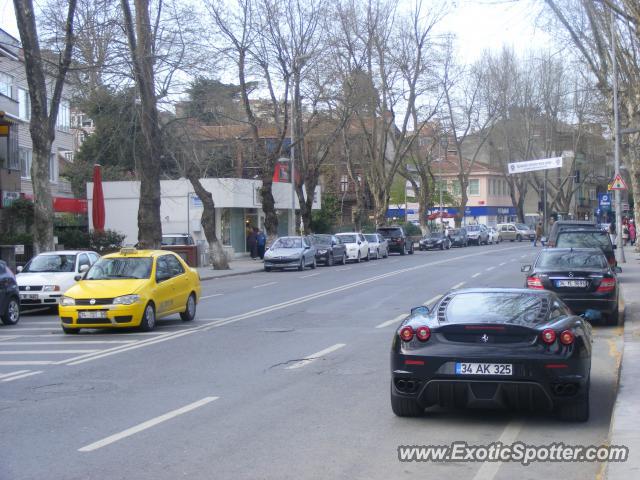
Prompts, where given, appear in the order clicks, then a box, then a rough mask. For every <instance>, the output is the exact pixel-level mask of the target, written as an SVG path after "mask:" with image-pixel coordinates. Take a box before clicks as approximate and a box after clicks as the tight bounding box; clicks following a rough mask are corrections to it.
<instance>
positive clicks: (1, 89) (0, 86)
mask: <svg viewBox="0 0 640 480" xmlns="http://www.w3.org/2000/svg"><path fill="white" fill-rule="evenodd" d="M12 85H13V77H12V76H11V75H7V74H6V73H1V72H0V93H1V94H2V95H4V96H5V97H9V98H13V97H12V96H11V86H12Z"/></svg>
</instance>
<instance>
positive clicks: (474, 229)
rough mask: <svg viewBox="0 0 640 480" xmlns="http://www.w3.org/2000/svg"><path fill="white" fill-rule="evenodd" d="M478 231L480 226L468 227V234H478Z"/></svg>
mask: <svg viewBox="0 0 640 480" xmlns="http://www.w3.org/2000/svg"><path fill="white" fill-rule="evenodd" d="M478 230H480V227H479V226H478V225H471V226H470V227H467V232H477V231H478Z"/></svg>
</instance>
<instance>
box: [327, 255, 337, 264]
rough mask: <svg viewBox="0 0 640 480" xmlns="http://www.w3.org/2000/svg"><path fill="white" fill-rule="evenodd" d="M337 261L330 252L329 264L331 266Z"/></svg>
mask: <svg viewBox="0 0 640 480" xmlns="http://www.w3.org/2000/svg"><path fill="white" fill-rule="evenodd" d="M335 263H336V261H335V259H334V258H333V253H331V254H329V259H328V260H327V265H328V266H330V267H333V265H334V264H335Z"/></svg>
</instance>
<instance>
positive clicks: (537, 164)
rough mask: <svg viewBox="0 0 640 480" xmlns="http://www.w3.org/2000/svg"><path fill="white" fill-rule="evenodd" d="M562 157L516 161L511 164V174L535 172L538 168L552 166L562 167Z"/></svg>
mask: <svg viewBox="0 0 640 480" xmlns="http://www.w3.org/2000/svg"><path fill="white" fill-rule="evenodd" d="M561 167H562V157H553V158H541V159H539V160H528V161H526V162H516V163H510V164H509V174H513V173H525V172H533V171H536V170H548V169H550V168H561Z"/></svg>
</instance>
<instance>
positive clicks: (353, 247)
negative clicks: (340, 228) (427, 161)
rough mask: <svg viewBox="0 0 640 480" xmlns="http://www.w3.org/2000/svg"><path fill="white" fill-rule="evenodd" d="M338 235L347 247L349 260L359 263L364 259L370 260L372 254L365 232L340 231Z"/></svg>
mask: <svg viewBox="0 0 640 480" xmlns="http://www.w3.org/2000/svg"><path fill="white" fill-rule="evenodd" d="M336 237H338V238H339V239H340V242H342V243H343V244H344V245H345V247H347V260H353V261H354V262H358V263H360V262H361V261H362V260H366V261H369V258H370V255H371V252H370V251H369V242H367V239H366V238H364V235H363V234H361V233H357V232H352V233H338V234H337V235H336Z"/></svg>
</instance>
